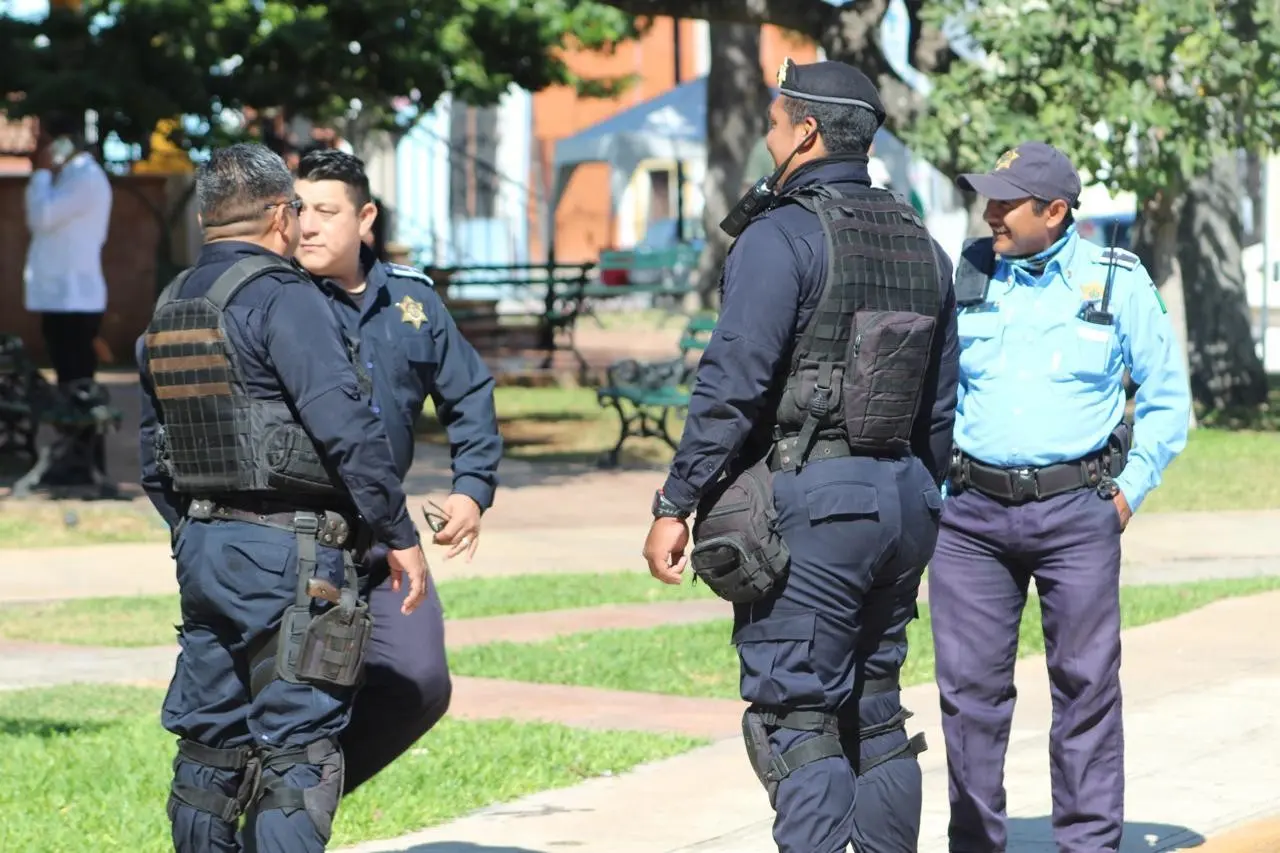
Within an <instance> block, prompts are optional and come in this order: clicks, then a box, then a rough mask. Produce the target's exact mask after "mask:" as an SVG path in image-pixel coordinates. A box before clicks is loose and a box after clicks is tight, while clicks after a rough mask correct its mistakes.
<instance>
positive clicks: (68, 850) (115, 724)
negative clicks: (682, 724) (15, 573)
mask: <svg viewBox="0 0 1280 853" xmlns="http://www.w3.org/2000/svg"><path fill="white" fill-rule="evenodd" d="M162 696H163V694H162V692H161V691H158V690H152V689H145V688H129V687H101V686H74V687H58V688H52V689H40V690H26V691H19V692H10V693H0V779H3V780H4V782H3V784H0V850H3V851H6V853H9V851H12V853H27V851H30V853H36V851H57V853H108V851H121V852H122V853H126V852H127V853H164V851H166V850H172V849H173V845H172V842H171V841H170V840H169V830H168V821H167V818H166V817H165V802H166V799H167V796H168V786H169V781H170V762H171V759H172V756H173V753H174V747H173V743H174V740H173V738H172V736H170V735H169V734H168V733H167V732H165V731H164V730H163V729H162V728H161V727H160V724H159V721H158V719H157V713H158V712H157V709H158V708H159V707H160V702H161V699H162ZM702 743H704V741H701V740H698V739H694V738H688V737H676V736H665V735H654V734H645V733H637V732H625V733H619V732H603V731H600V732H595V731H582V730H577V729H571V728H568V727H565V726H558V725H548V724H542V723H515V722H509V721H483V722H478V721H472V722H468V721H460V720H454V719H451V718H446V719H445V720H444V721H443V722H441V723H440V724H439V725H438V726H437V727H436V728H434V729H433V730H432V731H431V732H430V733H429V734H428V735H426V736H425V737H424V738H423V739H422V740H421V741H420V742H419V744H418V746H416V747H415V748H414V749H412V750H411V751H410V752H409V753H407V754H406V755H404V756H401V758H400V759H399V760H398V761H397V762H395V763H394V764H393V765H391V767H389V768H388V769H387V770H386V771H385V772H384V773H383V774H382V775H380V776H378V777H377V778H375V779H374V780H373V781H371V782H370V783H368V784H367V785H365V786H363V787H362V788H361V789H360V790H359V791H357V792H356V793H355V794H353V795H352V796H351V798H350V799H348V800H346V801H345V802H344V803H343V804H342V808H341V809H340V810H339V814H338V819H337V822H336V826H335V830H334V838H333V841H332V842H331V844H330V847H331V848H336V847H339V846H341V845H344V844H351V843H354V842H357V841H362V840H368V839H375V838H387V837H391V836H395V835H399V834H402V833H405V832H409V831H412V830H416V829H421V828H424V827H427V826H430V825H433V824H436V823H440V822H443V821H446V820H448V819H450V818H455V817H459V816H461V815H464V814H466V813H468V812H470V811H473V810H475V809H477V808H480V807H483V806H486V805H490V804H494V803H501V802H506V801H510V800H513V799H515V798H518V797H520V796H523V795H526V794H530V793H534V792H537V791H542V790H548V789H551V788H559V787H564V786H568V785H572V784H575V783H577V782H579V781H582V780H584V779H587V778H590V777H594V776H600V775H604V774H609V773H615V774H616V773H621V772H624V771H626V770H629V769H631V768H632V767H634V766H636V765H637V764H640V763H643V762H646V761H651V760H655V759H659V758H666V757H669V756H672V755H676V754H679V753H681V752H684V751H687V750H689V749H692V748H694V747H695V746H699V745H701V744H702Z"/></svg>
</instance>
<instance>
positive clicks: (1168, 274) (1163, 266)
mask: <svg viewBox="0 0 1280 853" xmlns="http://www.w3.org/2000/svg"><path fill="white" fill-rule="evenodd" d="M1185 206H1186V197H1185V196H1183V195H1181V193H1179V192H1178V191H1176V190H1175V191H1170V192H1166V193H1163V194H1161V195H1159V196H1158V197H1156V198H1153V199H1149V200H1148V201H1146V202H1145V203H1144V204H1143V207H1142V214H1141V216H1140V217H1139V218H1138V222H1137V226H1136V228H1135V229H1134V240H1133V251H1134V252H1135V253H1136V254H1137V255H1138V257H1139V258H1141V259H1142V264H1143V266H1145V267H1146V268H1147V272H1148V273H1149V274H1150V275H1151V280H1152V281H1153V282H1155V285H1156V289H1157V290H1159V291H1160V296H1161V298H1162V299H1163V300H1164V303H1165V307H1166V309H1167V310H1168V312H1169V323H1170V325H1172V326H1173V333H1174V336H1175V337H1176V338H1177V341H1178V355H1179V357H1180V358H1181V359H1182V366H1183V369H1184V370H1188V365H1189V360H1188V355H1187V319H1186V317H1187V311H1186V298H1185V294H1184V292H1183V280H1182V264H1181V261H1180V259H1179V257H1178V220H1179V218H1180V217H1181V215H1182V210H1183V208H1184V207H1185ZM1189 425H1190V427H1191V428H1192V429H1194V428H1195V426H1196V414H1195V411H1194V410H1193V411H1192V412H1191V418H1190V422H1189Z"/></svg>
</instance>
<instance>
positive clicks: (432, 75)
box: [0, 0, 636, 146]
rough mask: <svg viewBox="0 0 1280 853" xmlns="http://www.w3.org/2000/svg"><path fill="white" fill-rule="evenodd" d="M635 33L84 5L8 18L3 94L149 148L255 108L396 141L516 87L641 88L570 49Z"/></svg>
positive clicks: (191, 2) (469, 20)
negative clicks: (157, 134) (604, 75)
mask: <svg viewBox="0 0 1280 853" xmlns="http://www.w3.org/2000/svg"><path fill="white" fill-rule="evenodd" d="M635 32H636V25H635V22H634V19H633V18H632V17H631V16H629V15H627V14H625V13H623V12H620V11H618V10H616V9H612V8H609V7H606V6H601V5H597V4H595V3H592V2H587V1H586V0H416V2H415V0H296V1H295V2H279V0H212V2H208V1H207V0H85V2H84V9H83V13H82V14H77V13H71V12H60V11H56V10H55V11H54V12H53V13H52V14H51V15H50V16H49V17H48V18H47V19H46V20H44V21H40V22H36V23H29V22H24V21H18V20H15V19H13V18H11V17H7V16H4V15H2V14H0V43H3V44H5V45H6V46H7V47H8V49H7V50H6V51H5V52H3V53H0V80H3V81H4V84H5V89H6V90H7V91H9V92H13V93H23V97H21V98H20V99H14V100H11V101H10V103H9V104H8V109H7V111H8V112H9V113H10V114H11V115H15V116H16V115H25V114H32V113H36V114H38V113H39V112H41V111H43V110H47V109H49V108H57V109H65V110H80V109H93V110H96V111H97V112H98V114H99V122H100V125H99V126H100V129H101V132H102V133H103V134H104V135H105V134H106V133H107V132H110V131H115V132H116V133H117V134H118V135H119V136H120V137H121V139H122V140H124V141H125V142H127V143H140V144H142V145H144V146H145V145H146V144H147V142H148V138H149V136H150V133H151V130H152V128H154V127H155V124H156V122H157V121H158V120H160V119H163V118H167V117H173V116H177V115H189V116H196V117H198V118H200V119H203V120H204V122H205V123H207V124H208V125H209V127H208V128H207V129H206V130H204V131H202V132H201V133H200V134H196V135H194V136H193V137H192V138H190V139H186V140H180V141H181V142H183V143H184V144H203V143H206V142H209V141H216V140H217V139H218V138H219V136H220V134H221V133H222V132H223V130H224V128H225V127H226V126H228V125H229V124H232V123H234V120H235V119H236V115H235V114H225V115H224V111H228V110H239V109H241V108H244V107H252V108H255V109H258V110H270V109H274V108H279V109H281V110H283V113H284V115H286V116H289V117H305V118H308V119H311V120H312V121H314V122H317V123H320V124H327V123H330V122H334V121H340V120H343V119H345V118H351V117H353V116H354V114H355V113H357V112H359V113H361V115H360V120H361V123H362V124H363V125H365V126H367V127H391V126H394V125H396V124H399V125H401V126H404V125H407V124H409V123H411V122H412V121H413V120H414V119H416V118H417V117H418V116H419V115H421V114H422V113H424V112H426V111H428V110H430V109H431V107H432V106H433V105H434V104H435V103H436V101H437V100H438V99H439V97H440V96H441V95H442V94H444V93H446V92H452V93H453V94H454V95H455V96H456V97H458V98H459V99H461V100H463V101H465V102H466V103H469V104H472V105H475V106H483V105H487V104H492V103H494V102H496V101H497V99H498V98H499V97H500V96H501V95H502V94H503V93H504V92H505V91H507V89H508V87H510V86H512V85H515V86H519V87H521V88H524V89H528V90H531V91H538V90H541V89H544V88H546V87H548V86H552V85H556V84H568V85H573V86H576V87H577V88H578V89H579V91H583V92H584V93H587V94H592V95H597V96H600V95H609V94H611V93H613V92H614V91H615V90H616V89H618V88H619V87H621V86H625V85H626V84H627V83H629V82H630V78H629V77H623V78H610V79H602V80H595V79H583V78H581V77H579V76H578V75H576V74H575V73H574V72H573V71H572V70H571V69H570V68H569V67H568V66H567V65H566V64H565V62H564V61H563V56H562V49H563V48H565V47H578V48H583V49H589V50H603V51H610V50H612V49H613V48H614V47H615V46H616V45H617V44H618V43H619V41H621V40H623V39H626V38H629V37H631V36H632V35H634V34H635ZM223 119H229V120H231V121H230V122H228V121H224V120H223Z"/></svg>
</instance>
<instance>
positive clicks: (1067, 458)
mask: <svg viewBox="0 0 1280 853" xmlns="http://www.w3.org/2000/svg"><path fill="white" fill-rule="evenodd" d="M957 184H958V185H959V186H960V188H961V189H965V190H971V191H974V192H977V193H978V194H979V195H981V196H984V197H986V198H987V199H988V203H987V208H986V213H985V218H986V221H987V224H988V225H989V226H990V227H991V232H992V237H991V238H989V239H985V240H977V241H971V242H970V243H968V244H967V245H966V246H965V249H964V251H963V255H962V258H961V261H960V263H959V264H958V265H957V272H956V288H955V289H956V301H957V306H958V307H957V311H958V316H957V327H958V332H959V336H960V346H961V355H960V389H959V394H958V396H959V402H958V406H957V409H956V424H955V438H954V440H955V448H954V450H953V454H952V466H951V472H950V477H949V480H948V482H947V493H948V497H947V500H946V502H945V505H944V510H943V517H942V527H941V530H940V533H939V537H938V546H937V551H936V552H935V554H934V557H933V561H932V562H931V563H930V566H929V606H930V611H931V616H932V620H933V635H934V648H935V652H936V657H937V681H938V689H939V693H940V698H941V705H942V720H943V727H942V728H943V734H944V735H945V739H946V749H947V762H948V767H949V772H950V798H951V824H950V832H949V835H950V850H951V851H953V853H991V851H997V850H1004V849H1005V847H1006V843H1007V836H1006V829H1005V819H1006V814H1005V791H1004V782H1003V777H1004V755H1005V750H1006V748H1007V746H1008V741H1009V729H1010V724H1011V722H1012V718H1013V707H1014V696H1015V690H1014V686H1013V673H1014V659H1015V657H1016V652H1017V646H1018V625H1019V622H1020V619H1021V615H1022V609H1023V607H1024V605H1025V604H1026V600H1027V589H1028V585H1029V582H1030V580H1031V579H1032V578H1034V579H1035V581H1036V591H1037V593H1038V594H1039V597H1040V603H1041V608H1042V612H1043V626H1044V635H1045V646H1046V650H1047V653H1048V669H1049V682H1050V687H1051V690H1052V695H1053V709H1054V720H1053V725H1052V728H1051V729H1050V755H1051V764H1050V766H1051V776H1052V787H1053V827H1054V837H1055V840H1056V843H1057V846H1058V849H1059V850H1060V851H1062V853H1084V851H1089V853H1098V851H1115V850H1118V849H1119V847H1120V836H1121V828H1122V826H1123V823H1124V742H1123V731H1122V723H1121V698H1120V602H1119V582H1120V538H1121V533H1122V532H1123V531H1124V528H1125V526H1126V525H1127V524H1128V522H1129V518H1130V517H1131V516H1132V514H1133V513H1134V512H1135V511H1137V509H1138V508H1139V507H1140V506H1141V505H1142V502H1143V500H1144V499H1145V498H1146V497H1147V495H1149V494H1150V493H1151V490H1152V489H1154V488H1155V487H1156V486H1157V485H1159V483H1160V479H1161V474H1162V472H1163V471H1164V469H1165V467H1166V466H1167V465H1168V464H1169V463H1170V462H1171V461H1172V460H1173V458H1174V457H1175V456H1176V455H1177V454H1178V453H1179V452H1181V450H1182V448H1183V447H1184V445H1185V444H1186V438H1187V424H1188V420H1189V414H1190V411H1189V410H1190V406H1191V400H1190V393H1189V388H1188V382H1187V376H1186V374H1185V371H1184V368H1183V362H1182V359H1181V356H1180V353H1179V350H1178V346H1177V343H1176V340H1175V337H1174V332H1173V328H1172V326H1171V324H1170V323H1169V318H1168V317H1167V316H1166V314H1165V307H1164V303H1163V302H1162V301H1161V298H1160V295H1159V293H1158V292H1157V291H1156V288H1155V286H1154V284H1153V283H1152V280H1151V277H1150V275H1148V273H1147V271H1146V270H1145V269H1144V268H1143V266H1142V263H1141V262H1140V261H1139V260H1138V258H1137V256H1136V255H1133V254H1132V253H1130V252H1127V251H1125V250H1123V249H1119V248H1114V247H1113V248H1104V247H1101V246H1097V245H1095V244H1093V243H1090V242H1088V241H1087V240H1084V239H1082V238H1081V237H1080V236H1079V234H1078V233H1077V232H1076V229H1075V225H1074V223H1073V221H1072V216H1071V211H1072V209H1074V208H1076V207H1077V206H1078V205H1079V197H1080V189H1081V185H1080V178H1079V176H1078V175H1077V173H1076V170H1075V168H1074V167H1073V166H1072V164H1071V162H1070V161H1069V160H1068V159H1067V157H1066V156H1065V155H1064V154H1062V152H1060V151H1058V150H1057V149H1055V148H1053V147H1051V146H1049V145H1046V144H1044V143H1041V142H1027V143H1024V144H1022V145H1019V146H1018V147H1017V148H1014V149H1013V150H1011V151H1008V152H1006V153H1005V154H1004V155H1002V156H1001V157H1000V159H999V160H998V161H997V162H996V164H995V168H994V169H993V170H992V171H991V172H990V173H988V174H985V175H963V176H961V177H960V179H959V180H958V181H957ZM1126 368H1128V370H1129V372H1130V374H1131V375H1132V377H1133V380H1134V382H1136V383H1137V384H1138V385H1139V390H1138V393H1137V400H1136V408H1135V417H1134V423H1133V425H1132V428H1130V427H1129V425H1127V424H1126V423H1124V412H1125V389H1124V384H1123V374H1124V370H1125V369H1126Z"/></svg>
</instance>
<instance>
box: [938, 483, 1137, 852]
mask: <svg viewBox="0 0 1280 853" xmlns="http://www.w3.org/2000/svg"><path fill="white" fill-rule="evenodd" d="M1120 533H1121V530H1120V518H1119V514H1118V513H1117V512H1116V509H1115V506H1114V505H1113V504H1112V503H1111V501H1109V500H1105V499H1103V498H1100V497H1099V496H1098V494H1097V492H1095V491H1094V490H1092V489H1081V490H1079V491H1076V492H1070V493H1068V494H1065V495H1059V496H1058V497H1054V498H1050V499H1048V500H1045V501H1033V502H1029V503H1025V504H1021V505H1018V506H1007V505H1005V504H1003V503H1001V502H999V501H997V500H995V499H993V498H989V497H987V496H986V495H983V494H981V493H980V492H976V491H973V490H971V489H970V490H966V491H964V492H962V493H961V494H959V495H955V496H952V497H948V498H947V501H946V507H945V510H944V512H943V516H942V530H941V532H940V534H939V537H938V550H937V553H936V554H935V555H934V558H933V561H932V563H930V565H929V610H930V615H931V617H932V620H933V638H934V649H935V652H936V657H937V680H938V691H939V695H940V700H941V704H942V732H943V735H944V737H945V739H946V748H947V767H948V772H949V774H950V797H951V825H950V833H949V834H950V843H951V850H952V853H999V851H1003V850H1004V849H1005V846H1006V844H1007V834H1006V827H1005V819H1006V812H1005V789H1004V759H1005V751H1006V750H1007V748H1008V746H1009V729H1010V726H1011V724H1012V721H1013V706H1014V701H1015V698H1016V696H1017V691H1016V689H1015V688H1014V684H1013V674H1014V660H1015V658H1016V656H1017V650H1018V626H1019V622H1020V619H1021V616H1022V609H1023V606H1024V605H1025V604H1026V601H1027V588H1028V584H1029V582H1030V579H1031V578H1035V581H1036V591H1037V592H1038V593H1039V596H1040V607H1041V611H1042V620H1043V627H1044V638H1045V651H1046V653H1047V663H1048V668H1049V685H1050V690H1051V697H1052V700H1053V723H1052V727H1051V728H1050V730H1049V757H1050V763H1049V768H1050V777H1051V780H1052V786H1053V831H1054V838H1055V840H1056V842H1057V845H1058V849H1059V850H1060V851H1062V853H1085V851H1089V853H1099V851H1107V850H1110V851H1114V850H1118V849H1119V846H1120V833H1121V827H1122V826H1123V823H1124V734H1123V727H1122V723H1121V697H1120Z"/></svg>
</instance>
